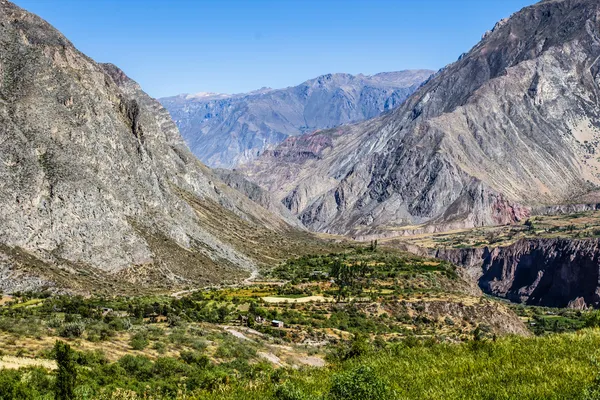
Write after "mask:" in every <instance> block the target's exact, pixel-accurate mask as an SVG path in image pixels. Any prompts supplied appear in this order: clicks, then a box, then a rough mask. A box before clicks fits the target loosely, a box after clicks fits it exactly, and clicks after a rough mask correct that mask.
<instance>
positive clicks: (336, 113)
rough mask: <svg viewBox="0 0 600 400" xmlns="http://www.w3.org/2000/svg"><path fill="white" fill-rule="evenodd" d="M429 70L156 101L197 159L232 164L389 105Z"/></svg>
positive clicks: (334, 77) (336, 76)
mask: <svg viewBox="0 0 600 400" xmlns="http://www.w3.org/2000/svg"><path fill="white" fill-rule="evenodd" d="M431 74H433V71H426V70H414V71H400V72H386V73H380V74H376V75H372V76H365V75H350V74H328V75H323V76H320V77H318V78H315V79H311V80H308V81H306V82H304V83H302V84H300V85H298V86H294V87H289V88H285V89H278V90H273V89H261V90H257V91H255V92H251V93H243V94H237V95H219V94H211V93H199V94H195V95H193V94H191V95H190V94H183V95H179V96H174V97H167V98H163V99H160V101H161V103H162V104H163V105H164V106H165V107H166V108H167V110H169V112H170V113H171V115H172V116H173V119H174V120H175V122H176V123H177V125H178V127H179V129H180V131H181V134H182V135H183V137H184V139H185V141H186V142H187V143H188V145H189V146H190V148H191V150H192V152H193V153H194V154H195V155H196V156H197V157H198V158H199V159H200V160H202V161H203V162H204V163H206V164H207V165H209V166H211V167H221V168H231V167H234V166H236V165H239V164H241V163H244V162H248V161H251V160H253V159H254V158H256V157H257V156H258V155H259V154H261V153H262V152H263V151H264V150H266V149H268V148H271V147H273V146H275V145H277V144H279V143H281V142H282V141H283V140H284V139H285V138H287V137H289V136H298V135H301V134H304V133H308V132H312V131H315V130H317V129H326V128H332V127H335V126H338V125H342V124H346V123H350V122H358V121H363V120H365V119H369V118H373V117H375V116H377V115H379V114H381V113H382V112H385V111H389V110H392V109H393V108H395V107H397V106H399V105H400V104H402V102H403V101H404V100H405V99H406V98H407V97H408V96H409V95H410V94H412V93H413V92H414V91H415V90H416V89H417V88H418V87H419V85H420V84H421V83H422V82H423V81H424V80H426V79H427V78H428V77H429V76H430V75H431Z"/></svg>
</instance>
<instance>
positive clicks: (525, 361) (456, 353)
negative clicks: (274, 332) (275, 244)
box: [0, 330, 600, 400]
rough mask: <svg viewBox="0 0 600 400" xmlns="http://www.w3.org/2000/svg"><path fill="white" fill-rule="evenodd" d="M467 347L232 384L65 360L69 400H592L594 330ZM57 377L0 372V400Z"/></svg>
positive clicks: (194, 357)
mask: <svg viewBox="0 0 600 400" xmlns="http://www.w3.org/2000/svg"><path fill="white" fill-rule="evenodd" d="M473 343H474V342H470V343H465V344H449V343H434V342H423V341H417V342H401V343H396V344H388V345H386V346H385V347H384V348H377V347H376V346H374V345H369V346H368V347H367V348H366V349H365V350H366V353H364V354H361V355H357V356H355V357H351V358H348V359H347V360H345V361H339V362H333V363H332V364H331V365H330V366H329V367H326V368H321V369H315V368H311V369H302V370H289V369H275V368H273V367H272V366H270V365H268V364H266V363H258V364H254V365H252V366H248V367H247V369H245V370H244V372H243V373H239V372H238V373H236V374H227V373H226V372H225V369H223V368H222V367H219V366H215V365H209V364H207V362H206V360H205V359H204V358H203V357H202V356H199V355H198V354H190V353H183V354H182V355H181V357H178V358H175V357H163V358H158V359H156V360H154V361H152V360H150V359H148V358H146V357H142V356H132V355H127V356H125V357H123V358H121V359H120V360H119V361H117V362H114V363H110V362H107V361H106V359H103V358H98V357H97V356H95V355H90V354H77V353H74V358H73V359H74V360H75V368H76V370H77V373H78V379H77V385H76V387H75V389H74V396H75V397H74V398H76V399H86V398H101V399H102V398H107V399H108V398H127V399H135V398H143V397H136V396H144V395H145V396H146V398H154V399H163V398H164V399H214V400H217V399H241V398H243V399H249V400H251V399H277V400H280V399H325V400H338V399H364V398H370V399H441V398H443V399H464V398H469V399H490V398H493V399H517V398H518V399H567V398H568V399H582V400H583V399H589V398H590V397H589V396H590V394H593V393H598V389H599V387H598V382H599V380H598V379H597V378H596V377H597V376H599V373H600V369H599V367H598V364H597V362H596V358H597V357H598V354H597V350H595V349H598V348H599V346H600V332H599V331H597V330H584V331H581V332H579V333H577V334H560V335H546V336H543V337H537V338H522V337H508V338H505V339H498V340H496V341H491V340H484V341H483V342H482V343H481V344H479V345H477V346H475V345H474V344H473ZM59 376H60V372H59V373H49V372H47V371H44V370H41V369H39V368H33V369H21V370H19V371H12V370H1V371H0V383H2V384H1V385H0V398H2V399H43V398H52V397H51V393H52V390H53V386H52V384H51V382H52V381H53V380H56V381H58V379H59V378H58V377H59ZM184 378H185V379H184ZM24 382H26V383H27V385H26V386H25V385H23V383H24ZM116 393H120V395H121V396H124V397H117V396H116ZM136 393H137V394H136ZM110 396H114V397H110ZM64 398H66V397H64Z"/></svg>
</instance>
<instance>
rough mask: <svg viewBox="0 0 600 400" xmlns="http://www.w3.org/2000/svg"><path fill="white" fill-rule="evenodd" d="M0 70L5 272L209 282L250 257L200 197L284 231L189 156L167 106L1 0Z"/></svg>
mask: <svg viewBox="0 0 600 400" xmlns="http://www.w3.org/2000/svg"><path fill="white" fill-rule="evenodd" d="M0 75H1V76H0V245H2V246H0V272H1V273H2V276H3V277H6V276H11V275H10V274H13V275H12V276H28V277H29V278H27V279H28V280H29V281H30V282H36V279H38V278H39V281H40V282H42V281H53V279H54V280H55V279H60V280H61V282H62V283H64V284H68V281H69V279H67V276H73V279H71V283H73V282H77V281H78V280H84V279H88V278H90V277H94V276H98V277H103V279H104V277H106V276H108V275H107V274H112V275H111V276H113V279H115V278H114V277H115V276H116V275H117V274H121V275H119V276H120V278H119V279H124V280H136V282H138V281H137V279H138V278H139V277H140V275H139V274H135V273H132V272H131V271H133V270H134V269H135V268H137V270H138V271H139V270H140V269H144V271H145V272H144V273H145V274H146V279H145V280H144V279H141V280H140V282H143V283H146V284H149V285H162V284H165V282H167V283H168V282H171V283H178V284H181V283H185V282H214V281H218V280H219V279H220V278H219V277H222V276H223V275H229V276H230V277H234V276H235V275H236V272H235V271H238V273H239V271H242V270H244V269H245V270H249V269H252V268H254V267H255V265H256V261H255V260H254V258H253V257H252V256H249V255H247V254H246V253H245V252H244V251H242V250H240V247H239V246H238V243H234V242H233V241H232V240H225V239H223V237H221V236H220V233H221V232H220V231H219V229H218V226H216V225H210V224H209V223H208V222H206V221H207V219H206V218H203V217H202V215H201V209H200V207H199V205H206V204H210V206H211V207H212V209H213V210H217V211H219V212H221V211H222V212H223V213H227V215H228V216H230V218H238V219H239V221H240V225H242V223H243V224H247V225H249V226H255V227H256V229H259V230H260V229H266V230H268V231H271V232H284V231H285V230H287V229H289V226H288V225H287V224H285V223H284V222H283V221H281V220H280V219H279V218H277V217H275V216H274V215H272V214H271V213H269V212H267V211H266V210H265V209H264V208H262V207H259V206H257V205H256V204H254V203H252V202H251V201H249V200H247V199H246V198H245V197H244V196H242V195H241V194H240V193H238V192H236V191H234V190H232V189H230V188H229V187H228V186H226V185H225V184H223V183H222V182H221V181H220V180H219V179H218V178H217V177H216V176H215V175H214V174H213V173H212V172H211V171H210V170H209V169H208V168H206V167H205V166H203V165H202V164H201V163H199V162H198V161H197V159H196V158H195V157H194V156H193V155H192V154H191V153H190V151H189V150H188V149H187V147H186V145H185V143H184V142H183V140H182V138H181V136H180V134H179V132H178V130H177V127H176V126H175V125H174V123H173V122H172V120H171V119H170V116H169V114H168V112H167V111H166V110H165V109H164V108H163V107H162V106H161V105H160V103H158V102H157V101H155V100H154V99H151V98H150V97H149V96H147V95H146V94H145V93H144V92H143V91H142V90H141V89H140V87H139V86H138V85H137V84H136V83H135V82H133V81H132V80H130V79H129V78H128V77H127V76H126V75H125V74H124V73H123V72H122V71H120V70H119V69H118V68H117V67H115V66H113V65H99V64H97V63H95V62H94V61H93V60H91V59H90V58H88V57H86V56H85V55H83V54H81V53H80V52H79V51H78V50H77V49H75V48H74V47H73V45H72V44H71V43H70V42H69V41H68V40H67V39H66V38H65V37H64V36H63V35H61V34H60V33H59V32H58V31H56V30H55V29H54V28H52V27H51V26H50V25H49V24H48V23H46V22H45V21H43V20H42V19H40V18H38V17H37V16H35V15H32V14H30V13H28V12H26V11H24V10H22V9H20V8H18V7H17V6H15V5H13V4H12V3H10V2H8V1H4V0H3V1H0ZM192 203H193V204H192ZM167 248H168V249H169V251H166V250H165V249H167ZM174 249H175V250H174ZM176 249H181V251H179V250H176ZM175 254H177V257H176V256H175ZM30 256H31V257H33V258H31V259H30V258H28V257H30ZM20 268H24V269H26V272H19V274H20V275H19V274H17V275H14V274H16V272H15V271H16V270H17V269H20ZM84 269H85V270H86V271H87V272H86V273H85V278H84V276H83V275H81V276H79V277H77V273H79V272H81V271H83V270H84ZM9 271H13V272H9ZM50 271H52V274H51V275H52V276H49V275H48V274H50ZM61 271H62V272H61ZM130 272H131V273H130ZM36 277H37V278H36ZM63 278H64V279H63ZM90 279H91V278H90ZM107 279H108V278H107ZM73 284H75V283H73ZM6 287H7V286H6V285H4V284H3V285H2V288H3V289H4V288H6ZM9 289H10V288H9Z"/></svg>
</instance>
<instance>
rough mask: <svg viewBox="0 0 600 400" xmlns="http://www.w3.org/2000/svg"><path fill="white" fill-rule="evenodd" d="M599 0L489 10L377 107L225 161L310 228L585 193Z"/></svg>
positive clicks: (417, 226)
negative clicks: (423, 73)
mask: <svg viewBox="0 0 600 400" xmlns="http://www.w3.org/2000/svg"><path fill="white" fill-rule="evenodd" d="M599 13H600V3H598V2H597V1H589V0H546V1H542V2H540V3H537V4H535V5H532V6H529V7H526V8H524V9H523V10H521V11H520V12H518V13H516V14H514V15H513V16H512V17H510V18H508V19H505V20H502V21H500V22H499V23H498V24H496V26H495V27H494V28H493V30H491V31H489V32H487V33H486V34H485V35H484V37H483V39H482V41H481V42H480V43H478V44H477V45H476V46H475V47H474V48H473V49H471V50H470V51H469V52H468V53H466V54H464V55H462V56H461V57H460V58H459V59H458V61H456V62H455V63H453V64H451V65H448V66H447V67H446V68H444V69H443V70H441V71H439V72H438V73H436V74H435V75H434V76H433V77H431V78H430V79H429V80H428V81H427V82H426V83H425V84H423V85H422V86H421V87H420V88H419V89H418V90H417V91H416V92H415V93H414V94H413V95H412V96H411V97H410V98H409V99H408V100H407V101H406V102H405V103H403V104H402V105H401V106H400V107H398V108H397V109H395V110H393V111H391V112H390V113H386V114H384V115H382V116H380V117H376V118H374V119H371V120H368V121H365V122H362V123H358V124H354V125H348V126H342V127H338V128H334V129H329V130H323V131H319V132H314V133H311V134H308V135H304V136H299V137H292V138H288V139H286V140H285V141H284V142H283V143H281V144H280V145H279V146H278V147H276V148H274V149H272V150H268V151H265V152H264V153H263V154H262V155H261V157H259V158H258V159H257V160H256V161H255V162H254V163H252V164H249V165H247V166H244V167H243V168H241V169H240V171H239V172H242V173H244V174H245V175H246V176H247V177H248V178H249V179H251V180H253V181H254V182H255V183H257V184H259V185H260V186H262V187H263V188H265V189H266V190H268V191H270V192H272V193H273V194H274V195H275V196H276V197H277V198H278V199H279V200H281V201H282V202H283V203H284V204H285V205H286V206H287V208H288V209H289V210H291V211H292V213H294V214H295V215H297V216H298V218H299V219H300V220H301V221H302V222H303V224H304V225H305V226H307V227H309V228H310V229H312V230H315V231H323V232H329V233H338V234H347V235H353V236H354V237H358V238H369V237H386V236H395V235H402V234H407V233H418V232H423V231H438V230H449V229H455V228H464V227H474V226H482V225H498V224H506V223H511V222H515V221H519V220H522V219H524V218H527V217H528V216H530V215H531V213H532V210H534V209H536V208H539V207H547V206H551V205H556V204H568V203H588V202H591V203H593V202H597V201H598V188H599V186H598V185H599V184H600V175H599V173H600V171H599V170H598V168H599V166H600V164H599V159H598V155H597V154H598V150H599V147H598V146H599V143H600V142H599V139H600V108H599V107H598V104H599V103H600V92H599V87H598V83H599V80H600V77H599V71H600V64H599V63H598V60H599V57H600V34H599V31H600V26H599V24H600V22H599V21H598V15H600V14H599Z"/></svg>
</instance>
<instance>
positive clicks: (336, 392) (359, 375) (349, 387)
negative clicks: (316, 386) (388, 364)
mask: <svg viewBox="0 0 600 400" xmlns="http://www.w3.org/2000/svg"><path fill="white" fill-rule="evenodd" d="M329 394H330V396H331V398H332V399H333V400H365V399H369V400H391V399H394V398H395V396H394V394H393V392H392V390H391V389H390V387H389V385H388V383H387V382H385V381H384V380H383V379H382V378H381V377H380V376H379V375H377V374H376V373H375V371H374V370H373V369H372V368H371V367H366V366H359V367H357V368H355V369H352V370H350V371H347V372H341V373H339V374H336V375H334V376H333V384H332V386H331V390H330V391H329Z"/></svg>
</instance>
